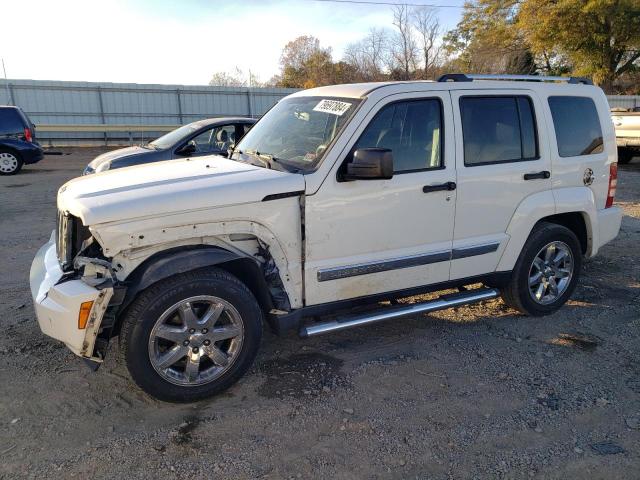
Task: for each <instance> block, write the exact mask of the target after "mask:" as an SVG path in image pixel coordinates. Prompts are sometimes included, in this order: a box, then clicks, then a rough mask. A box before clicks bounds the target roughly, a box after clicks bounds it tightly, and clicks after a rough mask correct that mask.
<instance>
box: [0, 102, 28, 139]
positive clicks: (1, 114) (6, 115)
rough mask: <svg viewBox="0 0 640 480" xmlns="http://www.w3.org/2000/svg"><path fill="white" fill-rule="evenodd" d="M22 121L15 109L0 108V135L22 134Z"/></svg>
mask: <svg viewBox="0 0 640 480" xmlns="http://www.w3.org/2000/svg"><path fill="white" fill-rule="evenodd" d="M24 128H25V125H24V121H23V120H22V116H21V115H20V112H18V110H16V109H15V108H0V134H3V135H6V134H11V133H22V132H24Z"/></svg>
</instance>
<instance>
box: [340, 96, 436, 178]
mask: <svg viewBox="0 0 640 480" xmlns="http://www.w3.org/2000/svg"><path fill="white" fill-rule="evenodd" d="M372 147H376V148H388V149H390V150H391V153H392V154H393V167H394V172H395V173H402V172H411V171H419V170H427V169H431V168H440V167H442V154H441V152H442V108H441V105H440V100H437V99H427V100H411V101H406V102H396V103H392V104H389V105H386V106H385V107H383V108H382V109H381V110H380V111H379V112H378V113H377V114H376V116H375V117H374V118H373V120H371V123H369V125H367V128H366V129H365V131H364V132H363V133H362V135H361V136H360V138H359V139H358V141H357V142H356V144H355V146H354V149H353V150H354V151H355V150H357V149H360V148H372Z"/></svg>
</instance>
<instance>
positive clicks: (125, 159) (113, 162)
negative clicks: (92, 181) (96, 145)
mask: <svg viewBox="0 0 640 480" xmlns="http://www.w3.org/2000/svg"><path fill="white" fill-rule="evenodd" d="M256 121H257V120H255V119H253V118H245V117H223V118H209V119H204V120H198V121H197V122H193V123H190V124H188V125H184V126H182V127H180V128H176V129H175V130H172V131H171V132H169V133H167V134H166V135H163V136H162V137H160V138H158V139H156V140H154V141H152V142H149V143H147V144H145V145H139V146H135V147H127V148H119V149H118V150H112V151H110V152H107V153H103V154H102V155H99V156H98V157H96V158H94V159H93V160H92V161H91V163H89V165H87V166H86V168H85V169H84V172H83V175H89V174H92V173H99V172H104V171H106V170H114V169H116V168H122V167H131V166H133V165H142V164H143V163H152V162H161V161H164V160H173V159H180V158H186V157H199V156H203V155H222V156H225V157H226V156H227V151H228V149H229V148H231V147H233V145H235V143H236V142H237V141H239V140H240V138H242V136H243V135H244V134H245V133H247V131H248V130H249V129H250V128H251V126H252V125H253V124H254V123H256Z"/></svg>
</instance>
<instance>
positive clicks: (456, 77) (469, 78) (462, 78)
mask: <svg viewBox="0 0 640 480" xmlns="http://www.w3.org/2000/svg"><path fill="white" fill-rule="evenodd" d="M474 80H519V81H525V82H567V83H574V84H583V85H593V82H592V81H591V80H590V79H588V78H584V77H558V76H555V77H554V76H544V75H512V74H506V73H504V74H503V73H500V74H480V73H474V74H470V75H466V74H464V73H446V74H444V75H441V76H440V78H438V81H439V82H473V81H474Z"/></svg>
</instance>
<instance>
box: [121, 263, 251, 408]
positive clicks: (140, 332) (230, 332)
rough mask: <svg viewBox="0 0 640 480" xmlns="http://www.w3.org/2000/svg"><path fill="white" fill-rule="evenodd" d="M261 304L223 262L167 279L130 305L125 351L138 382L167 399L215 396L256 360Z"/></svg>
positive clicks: (124, 326)
mask: <svg viewBox="0 0 640 480" xmlns="http://www.w3.org/2000/svg"><path fill="white" fill-rule="evenodd" d="M261 338H262V311H261V310H260V307H259V306H258V303H257V301H256V299H255V297H254V296H253V294H252V293H251V292H250V291H249V289H248V288H247V287H246V286H245V285H244V284H243V283H242V282H240V281H239V280H238V279H237V278H236V277H234V276H233V275H231V274H229V273H227V272H226V271H224V270H220V269H216V268H213V269H208V270H197V271H193V272H188V273H183V274H178V275H175V276H173V277H171V278H168V279H166V280H163V281H160V282H158V283H156V284H154V285H152V286H151V287H149V288H148V289H146V290H145V291H144V292H142V293H141V294H140V295H139V296H138V297H137V298H136V299H135V300H134V301H133V303H132V304H131V306H130V307H129V308H128V309H127V311H126V314H125V318H124V319H123V324H122V329H121V331H120V344H121V355H122V357H123V360H124V362H125V364H126V365H127V369H128V370H129V373H130V374H131V377H132V378H133V380H134V382H135V383H136V384H137V385H138V386H139V387H140V388H142V389H143V390H144V391H145V392H147V393H148V394H149V395H151V396H153V397H155V398H157V399H159V400H164V401H168V402H193V401H196V400H201V399H204V398H207V397H211V396H213V395H216V394H218V393H220V392H222V391H224V390H226V389H227V388H229V387H230V386H231V385H233V384H234V383H235V382H237V381H238V380H239V379H240V377H242V375H244V374H245V373H246V371H247V370H248V369H249V368H250V367H251V364H252V363H253V360H254V359H255V357H256V354H257V352H258V348H259V346H260V340H261Z"/></svg>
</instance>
